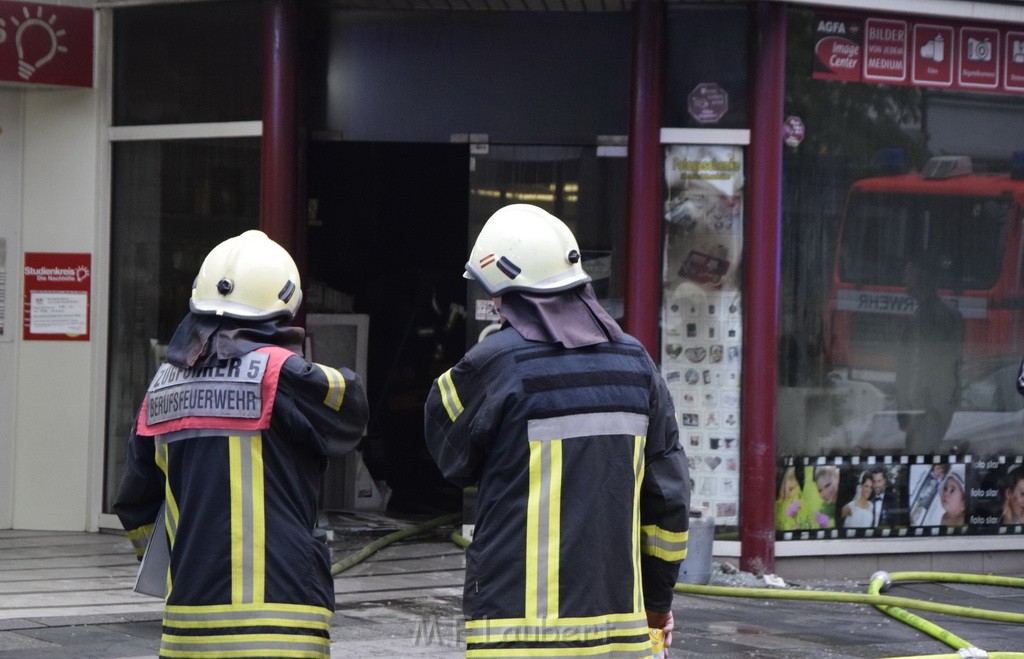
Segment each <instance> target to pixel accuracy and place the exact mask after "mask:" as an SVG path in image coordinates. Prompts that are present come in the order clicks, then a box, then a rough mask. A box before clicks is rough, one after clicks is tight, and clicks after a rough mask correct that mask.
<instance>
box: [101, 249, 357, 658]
mask: <svg viewBox="0 0 1024 659" xmlns="http://www.w3.org/2000/svg"><path fill="white" fill-rule="evenodd" d="M301 301H302V290H301V287H300V282H299V273H298V270H297V269H296V267H295V263H294V262H293V261H292V258H291V257H290V256H289V255H288V252H287V251H285V250H284V248H282V247H281V246H280V245H278V244H277V243H275V242H273V241H272V240H270V239H269V238H268V237H267V236H266V235H265V234H263V233H261V232H259V231H247V232H245V233H243V234H241V235H239V236H236V237H234V238H231V239H229V240H226V241H224V242H223V243H221V244H220V245H218V246H217V247H215V248H214V249H213V250H212V251H211V252H210V253H209V255H207V257H206V259H205V261H204V262H203V265H202V268H201V269H200V271H199V275H198V276H197V277H196V280H195V283H194V284H193V290H192V299H191V302H190V307H191V313H189V314H188V315H187V316H186V317H185V319H184V320H183V321H182V322H181V324H180V325H179V327H178V329H177V330H176V332H175V334H174V336H173V338H172V339H171V341H170V343H169V345H168V349H167V361H166V362H165V363H164V364H162V365H161V366H160V368H159V369H158V370H157V373H156V376H155V377H154V378H153V381H152V383H151V384H150V387H149V389H148V391H147V392H146V397H145V400H144V402H143V404H142V408H141V410H140V412H139V415H138V420H137V423H136V427H135V429H134V432H133V433H132V436H131V438H130V440H129V444H128V458H127V464H126V465H125V471H124V476H123V477H122V480H121V484H120V488H119V490H118V494H117V498H116V500H115V503H114V511H115V512H116V513H117V515H118V517H119V518H120V520H121V523H122V524H123V525H124V528H125V530H126V531H127V532H128V537H129V538H130V539H131V541H132V543H133V544H134V545H135V548H136V552H137V553H139V555H140V557H141V554H142V552H143V550H144V549H145V547H146V543H147V542H148V539H149V537H150V535H151V533H152V531H153V528H154V524H163V525H165V528H166V529H167V536H168V539H169V542H170V567H169V570H168V573H167V595H166V600H165V607H164V621H163V635H162V637H161V643H160V656H161V657H222V656H230V657H327V656H329V655H330V634H329V630H330V619H331V616H332V613H333V611H334V580H333V577H332V575H331V569H330V558H329V552H328V548H327V546H326V544H325V543H324V541H323V540H322V539H321V538H319V537H318V534H317V532H316V518H317V501H318V495H319V488H320V483H321V478H322V475H323V473H324V470H325V468H326V465H327V460H328V458H334V457H340V456H342V455H343V454H344V453H346V452H348V451H349V450H351V449H353V448H354V447H355V445H356V443H357V442H358V441H359V439H360V437H361V436H362V433H363V429H364V427H365V425H366V420H367V403H366V395H365V392H364V389H363V384H362V382H361V381H360V380H359V378H358V376H356V375H355V373H353V372H352V371H351V370H349V369H347V368H337V369H336V368H330V367H327V366H323V365H320V364H314V363H310V362H307V361H306V360H305V359H303V358H302V356H301V355H300V351H301V348H302V344H303V336H304V332H303V330H302V329H301V328H296V327H290V326H288V322H289V321H290V320H291V319H292V318H293V317H294V316H295V312H296V310H297V309H298V307H299V304H300V303H301ZM165 501H166V504H165V506H164V510H165V514H164V515H163V516H162V517H161V518H159V519H158V518H157V514H158V511H159V510H160V508H161V504H162V503H164V502H165Z"/></svg>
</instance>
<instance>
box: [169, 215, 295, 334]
mask: <svg viewBox="0 0 1024 659" xmlns="http://www.w3.org/2000/svg"><path fill="white" fill-rule="evenodd" d="M301 303H302V286H301V282H300V281H299V269H298V268H297V267H295V261H293V260H292V257H291V256H290V255H289V254H288V252H287V251H286V250H285V248H283V247H281V246H280V245H278V244H277V243H275V242H274V241H273V240H271V239H270V238H268V237H267V234H265V233H263V232H262V231H256V230H252V231H246V232H245V233H243V234H241V235H240V236H235V237H234V238H228V239H227V240H225V241H224V242H222V243H221V244H219V245H217V246H216V247H214V248H213V249H212V250H211V251H210V253H209V254H207V255H206V259H204V260H203V265H202V267H201V268H200V269H199V274H198V275H197V276H196V280H195V282H194V283H193V284H192V299H191V300H190V301H189V307H191V309H192V311H193V312H195V313H201V314H217V315H218V316H228V317H229V318H241V319H245V320H265V319H267V318H273V317H275V316H287V317H288V318H293V317H294V316H295V312H296V311H298V309H299V305H300V304H301Z"/></svg>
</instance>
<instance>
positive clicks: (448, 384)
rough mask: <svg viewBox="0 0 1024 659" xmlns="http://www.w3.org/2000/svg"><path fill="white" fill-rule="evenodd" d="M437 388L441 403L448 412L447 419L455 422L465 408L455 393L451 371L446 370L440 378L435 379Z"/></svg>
mask: <svg viewBox="0 0 1024 659" xmlns="http://www.w3.org/2000/svg"><path fill="white" fill-rule="evenodd" d="M437 388H438V391H439V392H440V393H441V403H442V404H443V405H444V409H445V410H446V411H447V412H448V418H449V419H451V420H452V421H455V419H457V418H459V415H460V414H462V411H463V410H464V409H465V408H464V407H463V406H462V401H461V400H459V393H458V392H457V391H455V381H454V380H452V369H448V370H447V371H445V372H444V373H442V374H441V377H439V378H437Z"/></svg>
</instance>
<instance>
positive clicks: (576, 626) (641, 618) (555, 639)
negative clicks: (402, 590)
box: [466, 610, 651, 659]
mask: <svg viewBox="0 0 1024 659" xmlns="http://www.w3.org/2000/svg"><path fill="white" fill-rule="evenodd" d="M602 640H603V641H605V642H604V643H603V644H596V645H593V646H589V647H550V646H548V647H537V646H536V645H534V646H533V647H508V645H509V644H510V643H520V644H522V643H533V644H539V643H551V644H552V645H560V644H561V642H564V641H570V642H571V641H577V642H578V641H591V642H592V641H602ZM466 643H467V650H466V656H467V657H493V658H498V657H557V656H594V655H600V656H604V657H611V656H614V657H628V658H629V659H634V658H635V659H650V656H651V644H650V638H649V636H648V628H647V616H646V614H645V613H644V612H643V611H642V610H641V611H637V612H632V613H614V614H607V615H603V616H591V617H578V618H502V619H480V620H467V621H466Z"/></svg>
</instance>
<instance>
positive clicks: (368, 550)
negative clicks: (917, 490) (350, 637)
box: [331, 514, 1024, 659]
mask: <svg viewBox="0 0 1024 659" xmlns="http://www.w3.org/2000/svg"><path fill="white" fill-rule="evenodd" d="M460 518H461V515H459V514H452V515H444V516H442V517H436V518H434V519H431V520H428V521H426V522H423V523H421V524H419V525H416V526H412V527H410V528H407V529H402V530H401V531H396V532H395V533H391V534H389V535H386V536H384V537H382V538H380V539H378V540H376V541H374V542H372V543H370V544H369V545H367V546H366V547H364V548H363V549H361V550H359V551H357V552H355V553H353V554H350V555H349V556H347V557H345V558H344V559H342V560H341V561H338V562H337V563H335V564H334V565H332V566H331V574H335V575H336V574H339V573H340V572H343V571H345V570H347V569H349V568H350V567H352V566H354V565H356V564H358V563H360V562H362V561H364V560H366V559H367V558H368V557H370V556H371V555H373V554H374V553H375V552H377V551H380V550H381V549H383V548H384V547H386V546H388V545H390V544H392V543H394V542H398V541H399V540H403V539H405V538H408V537H411V536H414V535H418V534H420V533H424V532H426V531H430V530H433V529H436V528H437V527H439V526H444V525H445V524H451V523H455V522H458V520H459V519H460ZM450 538H451V541H452V542H453V543H454V544H456V545H457V546H459V547H461V548H462V549H465V548H466V547H468V546H469V543H470V541H469V540H468V539H466V538H465V537H463V536H462V535H461V534H460V533H459V532H458V531H455V532H453V533H452V534H451V536H450ZM897 581H904V582H905V581H917V582H922V581H924V582H936V583H969V584H982V585H988V586H1003V587H1009V588H1024V579H1020V578H1017V577H1001V576H993V575H983V574H958V573H949V572H893V573H892V574H889V573H887V572H876V573H875V574H873V575H872V576H871V582H870V583H869V584H868V592H867V593H844V592H835V591H816V590H777V589H773V588H740V587H731V586H730V587H726V586H705V585H699V584H685V583H677V584H676V585H675V588H674V589H673V590H675V592H677V593H681V594H686V595H710V596H721V597H750V598H759V599H784V600H809V601H818V602H848V603H851V604H870V605H872V606H874V607H875V608H877V609H878V610H879V611H881V612H883V613H885V614H886V615H888V616H891V617H893V618H895V619H896V620H899V621H900V622H903V623H905V624H907V625H910V626H911V627H914V628H915V629H917V630H918V631H920V632H922V633H924V634H927V635H929V636H931V637H933V638H935V639H937V640H939V641H941V642H943V643H945V644H946V645H948V646H950V647H951V648H953V649H954V650H956V652H953V653H950V654H935V655H917V656H914V657H888V658H887V659H1024V652H985V651H984V650H982V649H979V648H977V647H975V646H974V645H972V644H971V643H969V642H968V641H965V640H964V639H962V638H960V637H958V636H956V635H955V634H952V633H950V632H948V631H946V630H945V629H942V628H941V627H939V626H938V625H936V624H934V623H932V622H929V621H928V620H925V619H923V618H921V617H920V616H917V615H915V614H913V613H910V612H909V611H907V610H906V609H915V610H919V611H931V612H932V613H942V614H945V615H951V616H959V617H964V618H976V619H980V620H988V621H992V622H1001V623H1013V624H1024V613H1013V612H1009V611H993V610H989V609H976V608H971V607H966V606H957V605H953V604H943V603H941V602H926V601H924V600H916V599H912V598H908V597H893V596H891V595H882V594H881V592H882V591H883V590H885V589H887V588H888V587H889V586H891V585H892V584H893V583H895V582H897Z"/></svg>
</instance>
